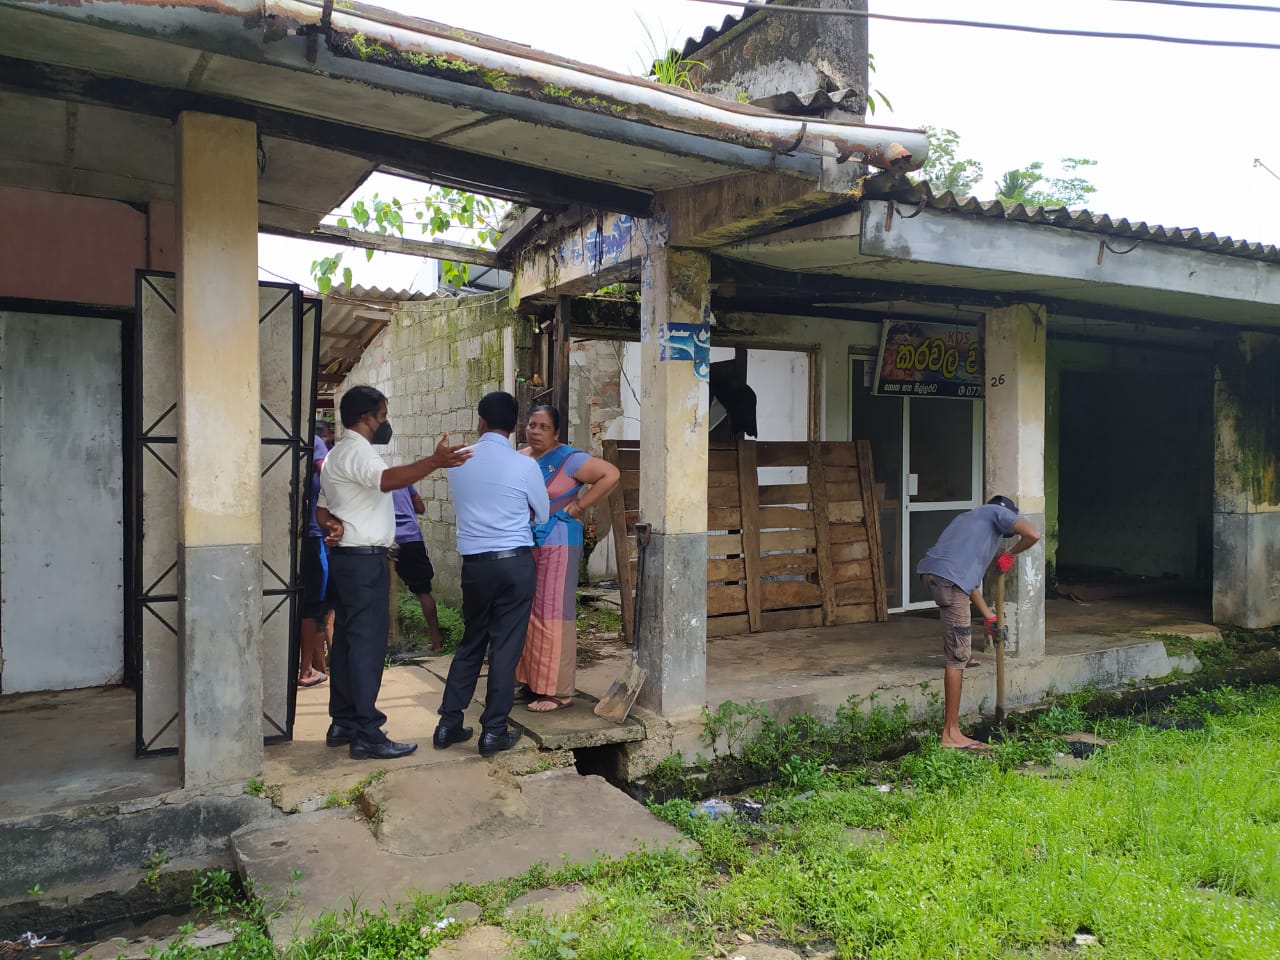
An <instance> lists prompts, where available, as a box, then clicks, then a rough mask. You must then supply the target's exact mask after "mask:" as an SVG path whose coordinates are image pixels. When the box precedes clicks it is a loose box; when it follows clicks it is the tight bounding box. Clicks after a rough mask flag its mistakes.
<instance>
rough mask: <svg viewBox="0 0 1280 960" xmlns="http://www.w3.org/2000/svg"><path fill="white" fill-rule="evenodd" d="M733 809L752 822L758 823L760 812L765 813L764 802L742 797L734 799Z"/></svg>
mask: <svg viewBox="0 0 1280 960" xmlns="http://www.w3.org/2000/svg"><path fill="white" fill-rule="evenodd" d="M733 809H734V810H735V811H737V813H738V815H739V816H740V817H742V818H744V819H746V820H749V821H750V822H751V823H758V822H759V820H760V814H762V813H764V804H763V803H760V802H759V801H756V800H748V799H747V798H746V797H742V798H740V799H738V800H735V801H733Z"/></svg>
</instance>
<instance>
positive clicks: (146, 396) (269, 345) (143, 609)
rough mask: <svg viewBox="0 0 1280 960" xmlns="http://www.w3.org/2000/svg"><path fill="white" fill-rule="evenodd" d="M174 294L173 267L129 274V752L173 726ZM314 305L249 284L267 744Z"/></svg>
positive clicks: (274, 715) (287, 660)
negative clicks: (132, 311) (255, 367)
mask: <svg viewBox="0 0 1280 960" xmlns="http://www.w3.org/2000/svg"><path fill="white" fill-rule="evenodd" d="M176 303H177V299H176V282H175V278H174V275H173V274H169V273H142V272H140V273H139V274H138V280H137V314H136V317H135V324H134V331H133V337H132V347H133V350H132V365H133V377H132V383H133V396H132V397H131V398H130V399H131V403H130V411H129V419H130V422H131V424H132V429H133V431H134V434H133V437H132V438H131V439H132V460H131V463H130V467H131V469H130V482H129V486H130V492H129V506H130V511H129V516H128V524H129V536H128V537H127V539H126V547H127V550H128V555H127V557H126V573H127V575H128V586H127V588H126V589H127V590H128V595H129V596H130V598H131V600H132V602H131V604H130V605H129V611H128V613H129V622H128V625H127V626H128V630H129V636H130V638H131V642H132V643H133V644H134V657H133V662H134V664H136V670H137V726H136V750H137V753H138V754H139V755H154V754H164V753H173V752H174V751H176V750H177V747H178V735H179V684H180V682H181V680H180V676H179V671H178V644H179V642H180V638H179V635H178V616H179V603H178V581H177V573H178V552H177V551H178V475H179V470H180V465H179V463H178V446H177V433H178V415H177V308H176ZM320 313H321V304H320V302H319V301H318V300H312V299H308V298H304V297H303V296H302V294H301V291H300V290H299V289H298V288H297V287H296V286H294V285H291V284H278V283H264V284H260V285H259V323H258V329H259V365H260V368H259V369H260V375H259V379H260V391H261V401H260V411H261V413H260V420H261V430H262V461H261V462H262V477H261V496H262V500H261V510H262V614H263V624H262V670H263V711H262V713H263V737H264V739H265V741H266V742H268V743H272V742H276V741H280V740H287V739H289V738H290V737H291V736H292V732H293V718H294V707H295V697H296V692H297V691H296V684H295V683H294V677H295V676H296V671H297V662H298V618H297V607H298V601H299V598H298V593H299V590H300V586H299V577H298V564H299V541H300V537H301V536H302V535H303V533H304V532H305V530H304V527H303V523H304V516H303V511H304V508H305V497H304V492H305V490H306V489H307V486H306V484H307V482H308V480H309V476H310V474H309V471H310V470H311V469H312V468H311V466H310V464H311V437H312V436H313V430H314V422H313V417H314V413H313V411H314V408H315V382H316V367H317V364H318V360H319V341H320Z"/></svg>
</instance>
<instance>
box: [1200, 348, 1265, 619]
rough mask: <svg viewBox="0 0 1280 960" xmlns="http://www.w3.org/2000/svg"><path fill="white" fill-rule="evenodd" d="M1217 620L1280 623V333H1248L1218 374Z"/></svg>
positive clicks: (1222, 358) (1225, 354)
mask: <svg viewBox="0 0 1280 960" xmlns="http://www.w3.org/2000/svg"><path fill="white" fill-rule="evenodd" d="M1213 405H1214V470H1213V477H1214V480H1213V487H1214V491H1213V493H1214V497H1213V499H1214V505H1213V619H1214V621H1215V622H1216V623H1230V624H1235V625H1236V626H1241V627H1251V628H1252V627H1269V626H1273V625H1275V624H1277V623H1280V337H1276V336H1273V335H1269V334H1264V333H1245V334H1241V335H1240V336H1239V337H1238V338H1237V339H1235V340H1234V341H1233V342H1231V343H1229V344H1227V345H1226V346H1225V347H1224V348H1223V349H1222V350H1221V351H1220V352H1219V356H1218V364H1217V371H1216V375H1215V378H1214V390H1213Z"/></svg>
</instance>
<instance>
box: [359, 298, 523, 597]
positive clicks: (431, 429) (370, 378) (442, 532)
mask: <svg viewBox="0 0 1280 960" xmlns="http://www.w3.org/2000/svg"><path fill="white" fill-rule="evenodd" d="M509 330H510V331H513V332H514V337H512V336H510V335H506V333H505V332H506V331H509ZM504 340H505V341H506V342H507V344H508V345H511V344H514V347H515V353H516V356H515V358H514V368H515V370H516V371H517V375H518V374H519V372H520V371H523V370H527V369H528V366H529V365H528V349H529V331H528V327H527V325H526V324H523V323H520V322H519V321H518V318H517V316H516V314H515V313H513V312H512V311H511V309H510V307H509V306H508V304H507V294H506V291H502V292H499V293H492V294H485V295H483V296H474V297H460V298H441V299H438V300H430V301H425V302H414V303H405V304H401V306H400V308H399V309H398V310H397V311H396V313H395V317H394V319H393V320H392V322H391V325H390V326H388V327H387V329H386V330H384V331H383V332H382V333H381V334H380V335H379V336H378V338H377V339H376V340H374V342H373V344H372V345H370V347H369V349H368V350H366V351H365V353H364V356H363V357H361V359H360V363H358V364H357V365H356V366H355V368H354V369H353V370H352V371H351V373H350V374H349V375H348V376H347V379H346V381H345V383H344V384H343V386H344V387H348V386H354V385H355V384H359V383H367V384H369V385H371V386H374V387H377V388H378V389H379V390H381V391H382V392H383V393H385V394H386V395H387V399H388V403H387V407H388V412H389V413H388V417H389V419H390V420H391V422H392V425H393V426H394V427H395V436H394V437H393V438H392V441H391V443H390V445H389V446H388V447H387V448H386V451H385V452H384V458H385V459H386V461H387V462H388V463H391V464H400V463H409V462H411V461H413V460H416V459H419V458H421V457H425V456H427V455H428V454H430V453H431V451H432V450H434V449H435V445H436V442H437V441H438V440H439V439H440V436H441V435H442V434H444V433H445V432H446V431H447V432H448V433H449V434H450V436H451V439H452V441H453V442H454V443H462V442H464V441H465V442H471V441H474V440H475V439H476V432H475V431H476V404H478V403H479V402H480V398H481V397H482V396H484V395H485V394H486V393H488V392H489V391H491V390H501V389H503V380H504V369H505V368H509V366H510V364H511V361H510V360H509V359H508V358H507V357H506V351H505V349H504ZM337 399H338V400H339V401H340V400H341V393H339V396H338V398H337ZM418 493H419V494H421V496H422V499H423V500H424V501H426V505H427V513H426V515H425V516H424V517H423V518H422V530H423V536H424V538H425V539H426V542H427V549H428V551H429V552H430V554H431V562H432V564H433V565H434V566H435V570H436V580H435V586H434V592H435V594H436V596H437V597H439V599H440V600H441V601H443V602H444V603H448V604H451V605H454V606H457V605H458V604H459V603H460V602H461V588H460V582H461V581H460V577H461V569H462V568H461V561H460V560H459V558H458V551H457V543H456V540H455V533H454V525H453V506H452V505H451V504H450V502H449V483H448V479H447V476H446V475H445V474H444V473H442V472H441V473H433V474H432V475H431V476H429V477H427V478H426V479H425V480H423V481H421V482H420V483H419V484H418Z"/></svg>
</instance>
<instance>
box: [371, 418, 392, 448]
mask: <svg viewBox="0 0 1280 960" xmlns="http://www.w3.org/2000/svg"><path fill="white" fill-rule="evenodd" d="M372 442H373V443H376V444H378V445H379V446H382V445H385V444H388V443H390V442H391V423H390V421H388V420H383V421H382V423H380V424H378V429H377V430H375V431H373V439H372Z"/></svg>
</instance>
